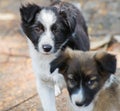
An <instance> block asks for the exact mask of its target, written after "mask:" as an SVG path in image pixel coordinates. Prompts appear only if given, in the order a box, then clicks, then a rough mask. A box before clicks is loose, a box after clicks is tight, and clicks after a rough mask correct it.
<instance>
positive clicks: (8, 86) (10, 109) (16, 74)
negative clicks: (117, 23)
mask: <svg viewBox="0 0 120 111" xmlns="http://www.w3.org/2000/svg"><path fill="white" fill-rule="evenodd" d="M21 1H22V2H28V0H21ZM31 1H33V0H31ZM29 2H30V1H29ZM43 2H44V0H36V3H41V4H44V3H43ZM0 7H1V8H0V111H42V108H41V103H40V101H39V97H38V95H37V92H36V85H35V77H34V74H33V70H32V66H31V59H30V58H29V51H28V46H27V42H26V38H25V36H24V34H23V33H22V31H21V28H20V16H19V12H18V10H19V7H20V2H19V1H17V0H9V1H8V0H1V1H0ZM109 52H110V53H113V54H115V55H116V57H117V60H118V62H117V67H118V68H120V44H119V43H116V44H113V45H112V46H111V47H110V48H109ZM66 98H68V94H67V91H66V90H64V91H63V93H62V94H61V95H60V96H59V97H57V98H56V100H57V109H58V111H68V102H67V99H66ZM51 102H52V101H51Z"/></svg>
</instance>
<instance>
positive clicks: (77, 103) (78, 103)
mask: <svg viewBox="0 0 120 111" xmlns="http://www.w3.org/2000/svg"><path fill="white" fill-rule="evenodd" d="M75 104H76V105H77V106H79V107H80V106H83V105H84V102H75Z"/></svg>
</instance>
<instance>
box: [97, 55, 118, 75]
mask: <svg viewBox="0 0 120 111" xmlns="http://www.w3.org/2000/svg"><path fill="white" fill-rule="evenodd" d="M98 56H99V55H98ZM95 59H96V62H97V64H98V69H99V70H100V71H102V72H107V73H110V74H111V73H113V74H114V73H115V71H116V57H115V56H114V55H111V54H106V53H105V54H104V55H103V56H102V57H101V58H98V57H97V55H96V57H95Z"/></svg>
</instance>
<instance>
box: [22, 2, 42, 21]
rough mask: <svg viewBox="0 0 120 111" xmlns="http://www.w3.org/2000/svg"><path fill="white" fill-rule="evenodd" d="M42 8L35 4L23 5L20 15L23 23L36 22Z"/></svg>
mask: <svg viewBox="0 0 120 111" xmlns="http://www.w3.org/2000/svg"><path fill="white" fill-rule="evenodd" d="M40 9H41V8H40V7H39V6H38V5H35V4H28V5H26V6H24V5H22V6H21V8H20V15H21V19H22V22H24V23H31V22H33V21H34V19H35V16H36V14H37V13H38V12H39V11H40Z"/></svg>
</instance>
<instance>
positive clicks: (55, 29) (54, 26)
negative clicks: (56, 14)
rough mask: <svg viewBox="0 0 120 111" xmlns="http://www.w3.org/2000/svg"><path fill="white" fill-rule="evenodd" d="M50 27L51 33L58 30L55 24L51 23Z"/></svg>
mask: <svg viewBox="0 0 120 111" xmlns="http://www.w3.org/2000/svg"><path fill="white" fill-rule="evenodd" d="M51 29H52V32H53V33H56V32H57V31H58V27H57V25H53V26H52V28H51Z"/></svg>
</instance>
